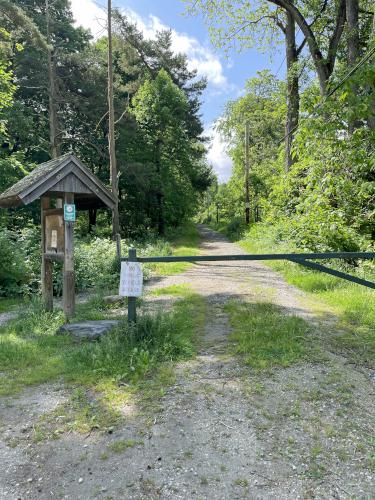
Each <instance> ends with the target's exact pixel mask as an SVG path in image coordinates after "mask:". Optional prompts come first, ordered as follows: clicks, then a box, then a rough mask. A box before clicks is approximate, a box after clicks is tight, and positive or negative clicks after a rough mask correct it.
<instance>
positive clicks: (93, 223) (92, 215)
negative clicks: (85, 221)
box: [89, 208, 98, 234]
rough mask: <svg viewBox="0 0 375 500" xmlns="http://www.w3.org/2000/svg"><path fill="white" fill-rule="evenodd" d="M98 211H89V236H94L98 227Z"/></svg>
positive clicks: (94, 209) (91, 209) (93, 209)
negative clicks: (94, 229)
mask: <svg viewBox="0 0 375 500" xmlns="http://www.w3.org/2000/svg"><path fill="white" fill-rule="evenodd" d="M97 212H98V211H97V209H96V208H90V209H89V234H92V230H93V228H94V227H95V226H96V215H97Z"/></svg>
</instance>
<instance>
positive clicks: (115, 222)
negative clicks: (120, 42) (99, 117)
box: [108, 0, 120, 239]
mask: <svg viewBox="0 0 375 500" xmlns="http://www.w3.org/2000/svg"><path fill="white" fill-rule="evenodd" d="M108 112H109V128H108V149H109V168H110V178H111V186H112V193H113V195H114V197H115V206H114V208H113V211H112V237H113V239H115V238H116V234H119V233H120V221H119V212H118V179H117V164H116V142H115V110H114V104H113V61H112V0H108Z"/></svg>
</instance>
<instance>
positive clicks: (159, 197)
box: [156, 139, 165, 236]
mask: <svg viewBox="0 0 375 500" xmlns="http://www.w3.org/2000/svg"><path fill="white" fill-rule="evenodd" d="M161 145H162V141H161V140H160V139H157V142H156V173H157V174H158V186H157V193H156V201H157V207H158V234H159V235H160V236H163V235H164V234H165V221H164V193H163V185H162V177H161Z"/></svg>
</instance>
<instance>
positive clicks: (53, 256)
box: [44, 252, 64, 262]
mask: <svg viewBox="0 0 375 500" xmlns="http://www.w3.org/2000/svg"><path fill="white" fill-rule="evenodd" d="M44 258H45V259H47V260H51V261H52V262H61V261H64V252H56V253H49V252H45V254H44Z"/></svg>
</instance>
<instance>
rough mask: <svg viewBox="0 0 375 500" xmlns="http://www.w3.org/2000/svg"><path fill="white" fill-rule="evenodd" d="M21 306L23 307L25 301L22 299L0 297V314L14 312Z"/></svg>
mask: <svg viewBox="0 0 375 500" xmlns="http://www.w3.org/2000/svg"><path fill="white" fill-rule="evenodd" d="M23 305H25V299H23V298H14V299H8V298H5V297H0V314H1V313H4V312H9V311H15V310H16V309H18V308H19V307H21V306H23Z"/></svg>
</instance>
